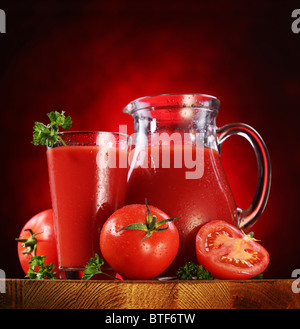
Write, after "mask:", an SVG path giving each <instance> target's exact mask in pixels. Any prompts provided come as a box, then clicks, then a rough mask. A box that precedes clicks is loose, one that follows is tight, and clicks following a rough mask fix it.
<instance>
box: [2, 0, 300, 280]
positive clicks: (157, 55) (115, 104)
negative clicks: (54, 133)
mask: <svg viewBox="0 0 300 329" xmlns="http://www.w3.org/2000/svg"><path fill="white" fill-rule="evenodd" d="M229 4H230V5H229ZM297 6H298V7H299V5H297V1H288V4H287V2H286V1H271V0H270V1H230V2H227V1H200V0H197V1H196V0H195V1H188V0H186V1H175V0H174V1H160V2H157V4H156V3H155V2H153V1H151V2H144V1H58V0H52V1H51V0H46V1H34V0H31V1H29V0H23V1H19V0H14V1H4V2H3V1H2V2H1V9H4V10H5V12H6V15H7V33H6V34H0V61H1V62H0V63H1V64H0V109H1V120H0V124H1V153H2V157H1V198H0V200H1V225H0V241H1V243H0V268H1V269H3V270H5V272H6V276H7V277H23V275H24V274H23V272H22V270H21V268H20V266H19V263H18V258H17V252H16V242H15V241H14V239H15V237H18V235H19V232H20V230H21V229H22V227H23V225H24V224H25V222H26V221H27V220H28V219H29V218H30V217H31V216H33V215H34V214H36V213H37V212H39V211H41V210H44V209H47V208H50V207H51V200H50V193H49V187H48V173H47V164H46V157H45V150H44V148H43V147H35V146H33V145H32V144H31V143H30V142H31V138H32V127H33V123H34V121H45V120H46V116H45V115H46V113H48V112H50V111H51V110H62V109H64V110H65V111H67V114H70V115H71V116H72V118H73V122H74V124H73V127H72V129H74V130H109V131H112V130H116V131H117V130H118V128H119V124H128V125H129V127H130V129H129V132H132V129H133V126H132V119H131V117H130V116H128V115H125V114H123V113H122V108H123V107H124V106H125V105H126V104H127V103H128V102H130V101H131V100H133V99H135V98H138V97H141V96H146V95H151V94H158V93H175V92H187V93H192V92H201V93H207V94H212V95H215V96H217V97H218V98H219V99H220V100H221V109H220V114H219V117H218V120H217V122H218V126H222V125H223V124H226V123H230V122H238V121H239V122H244V123H248V124H250V125H251V126H253V127H254V128H255V129H256V130H258V131H259V133H260V134H261V135H262V137H263V138H264V140H265V142H266V144H267V146H268V149H269V152H270V155H271V161H272V169H273V177H272V188H271V194H270V199H269V202H268V205H267V208H266V210H265V212H264V213H263V215H262V216H261V218H260V220H259V222H258V223H257V224H256V225H255V226H254V227H253V230H254V232H255V235H256V237H257V238H258V239H261V241H262V244H263V245H264V246H265V247H266V248H267V249H268V250H269V252H270V257H271V262H270V265H269V268H268V270H267V271H266V277H275V278H288V277H291V272H292V270H293V269H296V268H300V239H299V232H300V216H299V210H298V204H299V184H298V181H299V166H300V151H299V147H298V144H299V135H298V131H299V121H298V120H299V111H300V108H299V106H300V76H299V74H300V34H294V33H293V32H292V30H291V24H292V21H293V18H291V13H292V11H293V10H294V9H296V8H297ZM222 160H223V163H224V167H225V170H226V172H227V174H228V178H229V180H230V183H231V186H232V189H233V192H234V194H235V197H236V201H237V204H238V206H239V207H247V206H248V205H249V203H250V201H251V199H252V198H253V195H254V192H255V187H256V178H257V168H256V160H255V157H254V154H253V151H252V149H251V146H250V145H248V144H247V142H246V141H244V140H242V139H241V138H240V137H233V138H232V139H230V140H228V141H226V143H224V146H223V149H222Z"/></svg>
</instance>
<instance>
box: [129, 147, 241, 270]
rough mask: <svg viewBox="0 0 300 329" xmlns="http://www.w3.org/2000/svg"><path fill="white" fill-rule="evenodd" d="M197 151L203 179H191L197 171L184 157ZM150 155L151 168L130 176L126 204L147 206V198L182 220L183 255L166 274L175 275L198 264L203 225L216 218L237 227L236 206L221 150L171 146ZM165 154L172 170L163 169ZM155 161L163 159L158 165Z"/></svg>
mask: <svg viewBox="0 0 300 329" xmlns="http://www.w3.org/2000/svg"><path fill="white" fill-rule="evenodd" d="M197 151H198V152H199V153H200V154H202V156H203V159H202V161H203V162H202V164H201V165H202V166H203V168H202V169H203V172H202V176H201V177H199V178H196V179H187V173H190V174H191V173H192V170H195V168H194V169H192V168H190V166H189V167H187V165H186V161H184V157H185V156H186V155H187V154H188V153H190V155H191V156H192V155H193V154H195V153H196V152H197ZM146 153H147V156H146V157H145V159H147V161H148V163H147V165H145V164H144V165H139V166H135V167H133V169H132V171H131V173H130V177H129V181H128V187H127V195H126V204H131V203H144V202H145V198H147V202H148V204H150V205H153V206H155V207H157V208H159V209H161V210H163V211H164V212H166V213H167V214H168V215H169V216H170V218H174V217H180V218H179V219H176V220H175V222H174V223H175V224H176V226H177V228H178V231H179V235H180V248H179V252H178V254H177V256H176V259H175V260H174V262H173V264H172V266H171V267H170V268H169V269H168V270H167V272H166V273H165V274H166V276H169V275H170V276H172V275H174V274H175V273H176V270H177V269H178V268H179V267H180V266H183V265H184V264H185V263H186V262H187V261H193V262H195V263H196V264H197V258H196V252H195V238H196V234H197V232H198V230H199V228H200V226H202V225H203V224H205V223H207V222H208V221H211V220H214V219H223V220H226V221H227V222H229V223H231V224H233V225H235V224H236V216H237V213H236V204H235V201H234V198H233V195H232V192H231V190H230V188H229V184H228V181H227V178H226V176H225V173H224V170H223V167H222V165H221V161H220V155H219V153H218V152H217V151H215V150H213V149H209V148H198V149H197V148H196V147H191V146H184V145H183V146H182V147H181V146H172V145H171V146H160V147H151V148H150V147H149V149H148V150H146ZM163 153H165V154H166V155H168V154H170V163H169V164H170V165H169V166H168V168H163V165H162V158H163ZM158 154H159V155H158ZM154 158H156V159H159V163H157V164H156V165H153V159H154ZM176 159H177V163H178V166H176V165H175V161H176ZM178 159H179V161H178ZM181 160H182V161H181ZM180 162H181V163H182V166H181V167H179V165H180ZM178 167H179V168H178Z"/></svg>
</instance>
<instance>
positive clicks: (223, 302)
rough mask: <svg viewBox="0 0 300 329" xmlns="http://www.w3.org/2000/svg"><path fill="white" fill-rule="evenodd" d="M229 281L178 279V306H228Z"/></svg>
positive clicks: (196, 307) (203, 307) (208, 307)
mask: <svg viewBox="0 0 300 329" xmlns="http://www.w3.org/2000/svg"><path fill="white" fill-rule="evenodd" d="M229 285H230V283H229V281H217V280H216V281H211V280H209V281H202V282H199V281H186V282H183V281H179V283H178V290H179V292H178V300H179V302H178V308H181V309H227V308H229V298H230V296H229Z"/></svg>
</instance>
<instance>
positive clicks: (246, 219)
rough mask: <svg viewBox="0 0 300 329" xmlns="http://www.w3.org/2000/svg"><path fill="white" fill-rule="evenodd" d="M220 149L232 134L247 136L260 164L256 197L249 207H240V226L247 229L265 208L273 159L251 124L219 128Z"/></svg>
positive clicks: (235, 124)
mask: <svg viewBox="0 0 300 329" xmlns="http://www.w3.org/2000/svg"><path fill="white" fill-rule="evenodd" d="M217 133H218V137H219V151H220V147H221V145H222V143H223V142H224V141H225V140H226V139H227V138H228V137H230V136H232V135H240V136H243V137H244V138H246V139H247V140H248V141H249V142H250V144H251V145H252V147H253V148H254V151H255V154H256V159H257V164H258V182H257V188H256V192H255V196H254V199H253V201H252V203H251V204H250V206H249V207H248V208H247V209H240V208H238V209H237V210H238V223H237V224H238V227H239V228H243V229H247V228H248V227H249V226H251V225H253V224H254V223H255V222H256V221H257V219H258V218H259V216H260V215H261V214H262V212H263V211H264V209H265V206H266V203H267V200H268V197H269V193H270V187H271V161H270V156H269V152H268V150H267V147H266V144H265V142H264V141H263V139H262V138H261V136H260V135H259V134H258V133H257V131H255V130H254V129H253V128H252V127H250V126H249V125H246V124H244V123H231V124H228V125H225V126H223V127H221V128H219V129H218V130H217Z"/></svg>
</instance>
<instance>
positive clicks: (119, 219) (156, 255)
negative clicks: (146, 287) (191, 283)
mask: <svg viewBox="0 0 300 329" xmlns="http://www.w3.org/2000/svg"><path fill="white" fill-rule="evenodd" d="M149 209H150V213H151V215H152V216H153V215H156V216H157V221H160V220H163V219H168V218H169V216H168V215H167V214H165V213H164V212H163V211H161V210H159V209H158V208H156V207H153V206H149ZM179 220H180V219H179ZM137 222H143V223H145V224H146V206H145V205H136V204H135V205H128V206H125V207H123V208H120V209H119V210H117V211H116V212H115V213H114V214H112V215H111V216H110V217H109V218H108V220H107V221H106V222H105V223H104V225H103V228H102V230H101V234H100V249H101V253H102V256H103V257H104V259H105V260H106V262H107V263H108V264H109V265H110V266H111V267H112V268H113V269H114V270H115V271H116V272H117V273H119V274H120V275H122V276H123V277H124V278H126V279H144V280H147V279H152V278H154V277H156V276H158V275H160V274H161V273H162V272H163V271H164V270H166V269H167V268H168V267H169V266H170V265H171V263H172V261H173V260H174V258H175V256H176V254H177V252H178V248H179V233H178V230H177V228H176V226H175V224H174V223H173V222H169V223H168V224H164V225H162V226H160V228H163V227H166V226H167V225H168V226H169V228H168V229H167V230H165V231H162V232H153V233H152V235H151V236H150V237H148V238H146V239H145V240H144V241H143V242H141V241H142V239H143V238H144V237H145V235H146V232H145V231H139V230H124V231H121V232H117V231H118V230H119V229H121V228H123V227H124V226H126V225H129V224H133V223H137Z"/></svg>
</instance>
